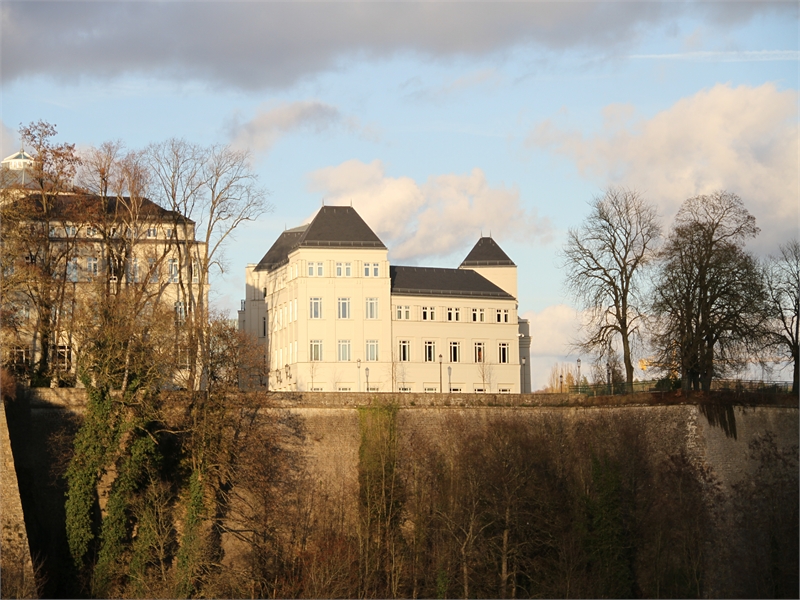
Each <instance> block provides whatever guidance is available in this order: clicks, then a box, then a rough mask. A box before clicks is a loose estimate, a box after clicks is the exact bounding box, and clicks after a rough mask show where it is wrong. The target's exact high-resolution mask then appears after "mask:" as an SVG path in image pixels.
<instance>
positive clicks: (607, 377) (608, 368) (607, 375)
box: [606, 363, 614, 394]
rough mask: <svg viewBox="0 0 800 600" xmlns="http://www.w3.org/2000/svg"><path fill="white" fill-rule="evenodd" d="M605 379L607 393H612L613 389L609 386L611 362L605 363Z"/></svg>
mask: <svg viewBox="0 0 800 600" xmlns="http://www.w3.org/2000/svg"><path fill="white" fill-rule="evenodd" d="M606 380H607V381H608V393H609V394H613V393H614V390H613V389H612V388H611V364H610V363H606Z"/></svg>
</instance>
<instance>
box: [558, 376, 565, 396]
mask: <svg viewBox="0 0 800 600" xmlns="http://www.w3.org/2000/svg"><path fill="white" fill-rule="evenodd" d="M558 385H559V386H561V393H562V394H563V393H564V376H563V375H559V376H558Z"/></svg>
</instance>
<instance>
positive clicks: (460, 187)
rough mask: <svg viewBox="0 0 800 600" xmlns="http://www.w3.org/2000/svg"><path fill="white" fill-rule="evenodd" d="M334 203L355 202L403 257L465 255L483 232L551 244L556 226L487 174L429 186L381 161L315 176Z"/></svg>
mask: <svg viewBox="0 0 800 600" xmlns="http://www.w3.org/2000/svg"><path fill="white" fill-rule="evenodd" d="M309 178H310V188H311V190H312V191H316V192H320V193H322V195H323V196H324V198H325V203H326V204H331V205H332V204H339V205H347V204H351V203H352V205H353V206H354V207H356V209H357V210H358V212H359V213H360V214H361V215H362V217H364V219H365V220H366V221H367V223H369V225H370V226H371V227H372V228H373V230H375V232H376V233H377V234H378V236H379V237H381V239H382V240H383V241H384V243H386V244H387V246H388V247H389V248H390V251H391V254H392V258H393V259H395V260H398V259H399V260H410V261H416V260H418V259H420V258H422V257H434V256H446V255H448V254H450V253H451V252H454V251H458V250H465V249H466V248H467V247H468V246H469V245H470V244H472V243H474V242H475V241H476V240H477V238H478V236H479V235H480V234H481V232H483V233H484V234H488V233H489V232H491V233H492V234H493V235H494V237H495V238H497V239H502V238H503V237H505V238H514V239H521V240H528V241H546V240H548V239H549V235H550V224H549V222H548V221H547V220H546V219H539V218H538V217H537V216H536V214H535V213H531V212H527V211H525V209H523V208H522V205H521V203H520V197H519V190H517V189H516V188H510V189H509V188H506V187H505V186H499V187H492V186H490V185H489V182H488V181H487V180H486V176H485V175H484V173H483V171H481V169H478V168H476V169H473V171H472V172H471V173H469V174H466V175H455V174H447V175H434V176H431V177H429V178H428V180H427V181H426V182H425V183H423V184H418V183H417V182H415V181H414V180H413V179H411V178H409V177H389V176H387V175H386V173H385V170H384V166H383V164H382V163H381V161H379V160H375V161H373V162H371V163H369V164H367V163H363V162H361V161H359V160H349V161H347V162H344V163H342V164H340V165H337V166H334V167H327V168H324V169H320V170H318V171H314V172H313V173H311V174H310V176H309Z"/></svg>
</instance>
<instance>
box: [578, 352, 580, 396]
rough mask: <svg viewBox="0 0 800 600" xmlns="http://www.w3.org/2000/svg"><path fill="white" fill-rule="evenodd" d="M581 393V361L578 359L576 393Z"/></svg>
mask: <svg viewBox="0 0 800 600" xmlns="http://www.w3.org/2000/svg"><path fill="white" fill-rule="evenodd" d="M580 391H581V359H580V358H579V359H578V393H580Z"/></svg>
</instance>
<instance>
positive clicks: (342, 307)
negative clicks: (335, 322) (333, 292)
mask: <svg viewBox="0 0 800 600" xmlns="http://www.w3.org/2000/svg"><path fill="white" fill-rule="evenodd" d="M336 316H337V318H339V319H349V318H350V298H339V302H338V309H337V313H336Z"/></svg>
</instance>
